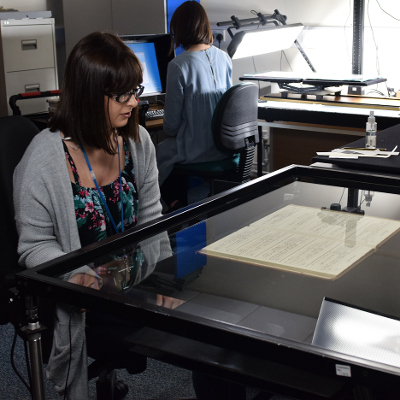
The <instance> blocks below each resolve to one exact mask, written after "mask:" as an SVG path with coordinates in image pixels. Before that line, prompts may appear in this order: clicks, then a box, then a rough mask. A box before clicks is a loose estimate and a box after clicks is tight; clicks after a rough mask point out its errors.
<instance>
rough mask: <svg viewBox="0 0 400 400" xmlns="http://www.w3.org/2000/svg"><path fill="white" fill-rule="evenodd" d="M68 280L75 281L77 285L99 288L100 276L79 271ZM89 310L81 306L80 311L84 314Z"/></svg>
mask: <svg viewBox="0 0 400 400" xmlns="http://www.w3.org/2000/svg"><path fill="white" fill-rule="evenodd" d="M68 282H70V283H74V284H75V285H80V286H85V287H88V288H91V289H95V290H99V289H100V285H99V278H98V277H97V276H96V275H94V274H85V273H79V274H75V275H74V276H72V277H71V278H70V279H68ZM85 311H87V310H86V309H85V308H81V309H80V310H79V311H78V313H79V314H82V313H83V312H85Z"/></svg>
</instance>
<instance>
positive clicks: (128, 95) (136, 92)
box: [110, 85, 144, 103]
mask: <svg viewBox="0 0 400 400" xmlns="http://www.w3.org/2000/svg"><path fill="white" fill-rule="evenodd" d="M143 90H144V86H142V85H139V86H138V87H137V88H136V89H134V90H132V92H126V93H123V94H112V95H111V96H110V97H111V98H112V99H113V100H115V101H117V102H118V103H126V102H127V101H129V99H130V98H131V97H132V96H135V99H137V98H138V97H140V95H141V94H142V93H143Z"/></svg>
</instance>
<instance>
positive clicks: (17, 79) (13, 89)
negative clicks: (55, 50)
mask: <svg viewBox="0 0 400 400" xmlns="http://www.w3.org/2000/svg"><path fill="white" fill-rule="evenodd" d="M55 89H58V83H57V78H56V72H55V69H54V68H43V69H38V70H32V71H21V72H9V73H6V91H7V103H8V101H9V99H10V97H11V96H13V95H15V94H19V93H25V92H30V91H31V92H37V91H42V92H43V91H46V90H55ZM17 105H18V107H19V108H20V110H21V113H22V115H26V114H34V113H40V112H47V111H48V108H49V105H48V103H47V102H46V98H38V99H29V100H21V101H19V102H18V103H17ZM8 115H12V110H11V108H10V106H8Z"/></svg>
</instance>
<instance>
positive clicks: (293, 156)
mask: <svg viewBox="0 0 400 400" xmlns="http://www.w3.org/2000/svg"><path fill="white" fill-rule="evenodd" d="M332 97H333V96H332ZM265 99H266V100H265V101H264V102H260V103H259V105H258V118H259V119H260V120H263V121H265V122H263V123H262V124H263V125H265V126H267V127H269V128H270V141H271V154H272V160H270V165H271V170H277V169H279V168H282V167H285V166H287V165H290V164H303V165H309V164H310V163H311V160H312V157H314V156H315V153H316V152H317V151H329V150H332V149H333V148H336V147H340V146H344V145H345V144H347V143H349V142H353V141H355V140H357V139H359V138H360V137H361V136H364V133H363V132H364V131H365V124H366V121H367V118H368V115H369V111H370V110H371V109H373V110H374V113H375V116H376V121H377V124H378V129H379V130H382V129H386V128H388V127H390V126H393V125H396V124H398V123H400V111H398V110H393V109H382V108H365V107H360V106H354V107H353V106H352V107H350V106H347V105H342V106H339V105H326V104H320V103H317V102H313V101H308V102H305V101H299V100H298V98H296V97H294V98H289V99H277V95H271V96H270V97H265ZM398 102H399V105H400V100H398ZM310 124H311V125H310ZM271 161H272V162H271Z"/></svg>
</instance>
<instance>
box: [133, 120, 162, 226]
mask: <svg viewBox="0 0 400 400" xmlns="http://www.w3.org/2000/svg"><path fill="white" fill-rule="evenodd" d="M139 133H140V143H139V142H131V148H132V159H133V163H134V168H135V179H136V182H137V184H138V192H139V216H138V223H139V224H144V223H146V222H148V221H151V220H153V219H155V218H158V217H160V216H161V210H162V206H161V202H160V198H161V196H160V188H159V185H158V169H157V162H156V152H155V147H154V144H153V142H152V141H151V138H150V135H149V133H148V132H147V131H146V129H144V128H143V127H140V130H139Z"/></svg>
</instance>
